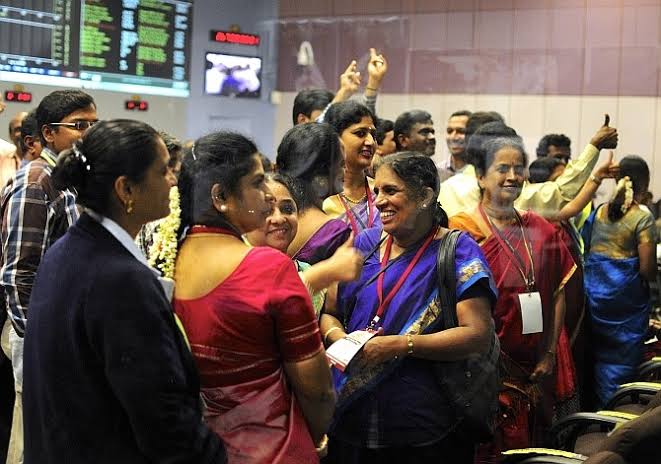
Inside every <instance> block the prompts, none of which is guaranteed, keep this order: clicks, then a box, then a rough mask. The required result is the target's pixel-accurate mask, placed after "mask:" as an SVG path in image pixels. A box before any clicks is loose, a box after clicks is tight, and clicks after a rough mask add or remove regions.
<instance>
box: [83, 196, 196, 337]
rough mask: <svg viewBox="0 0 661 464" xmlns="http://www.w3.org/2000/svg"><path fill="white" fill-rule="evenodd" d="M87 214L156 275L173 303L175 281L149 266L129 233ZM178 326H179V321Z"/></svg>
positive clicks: (93, 213) (106, 218)
mask: <svg viewBox="0 0 661 464" xmlns="http://www.w3.org/2000/svg"><path fill="white" fill-rule="evenodd" d="M85 212H86V213H87V214H89V215H90V216H91V217H92V218H93V219H94V220H96V221H97V222H98V223H99V224H101V226H103V228H104V229H106V230H107V231H108V232H110V234H111V235H112V236H113V237H115V238H116V239H117V241H118V242H119V243H121V245H122V246H123V247H124V248H126V250H127V251H128V252H129V253H131V254H132V255H133V257H134V258H135V259H137V260H138V261H140V262H141V263H142V264H144V265H145V266H147V267H148V268H149V270H150V271H152V272H153V273H154V275H155V276H156V277H157V278H158V281H159V282H160V283H161V286H162V287H163V291H164V292H165V296H166V297H167V299H168V301H172V296H173V294H174V281H173V280H172V279H167V278H164V277H163V276H162V274H161V272H160V271H159V270H158V269H156V268H153V267H152V266H150V265H149V263H148V262H147V258H146V256H145V255H144V254H143V253H142V250H140V248H138V245H137V244H136V243H135V240H134V239H132V238H131V236H130V235H129V233H128V232H127V231H126V230H125V229H124V228H123V227H122V226H120V225H119V224H117V223H116V222H115V221H113V220H112V219H110V218H108V217H106V216H102V215H101V214H99V213H97V212H95V211H92V210H91V209H89V208H86V209H85ZM177 324H179V322H178V321H177ZM185 337H186V335H185V334H184V338H185Z"/></svg>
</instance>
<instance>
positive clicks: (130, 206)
mask: <svg viewBox="0 0 661 464" xmlns="http://www.w3.org/2000/svg"><path fill="white" fill-rule="evenodd" d="M132 212H133V200H129V201H127V202H126V214H131V213H132Z"/></svg>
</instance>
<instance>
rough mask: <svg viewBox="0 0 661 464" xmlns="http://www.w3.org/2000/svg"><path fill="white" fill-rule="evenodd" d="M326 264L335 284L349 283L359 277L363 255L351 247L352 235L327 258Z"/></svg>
mask: <svg viewBox="0 0 661 464" xmlns="http://www.w3.org/2000/svg"><path fill="white" fill-rule="evenodd" d="M328 264H329V267H330V272H331V273H332V274H333V277H334V279H333V280H335V281H336V282H350V281H352V280H356V279H357V278H358V277H359V276H360V273H361V272H362V271H363V255H362V254H360V252H359V251H358V250H356V249H355V248H354V247H353V234H351V235H350V236H349V238H348V239H347V241H346V242H344V243H343V244H342V245H341V246H340V247H339V248H338V249H337V250H336V251H335V253H334V254H333V256H331V257H330V258H329V260H328Z"/></svg>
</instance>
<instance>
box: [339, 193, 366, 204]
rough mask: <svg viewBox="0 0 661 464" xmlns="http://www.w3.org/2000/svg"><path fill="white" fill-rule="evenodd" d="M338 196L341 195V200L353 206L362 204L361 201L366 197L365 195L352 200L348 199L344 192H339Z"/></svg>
mask: <svg viewBox="0 0 661 464" xmlns="http://www.w3.org/2000/svg"><path fill="white" fill-rule="evenodd" d="M340 195H341V196H342V198H344V199H345V200H346V201H348V202H349V203H353V204H354V205H357V204H359V203H362V201H363V200H364V199H365V197H367V195H363V196H362V197H360V199H358V200H354V199H353V198H349V197H348V196H347V195H346V194H345V193H344V192H340Z"/></svg>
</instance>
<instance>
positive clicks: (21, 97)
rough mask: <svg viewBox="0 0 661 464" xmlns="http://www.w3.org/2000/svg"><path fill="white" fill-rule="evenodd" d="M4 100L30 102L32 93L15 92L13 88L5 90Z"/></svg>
mask: <svg viewBox="0 0 661 464" xmlns="http://www.w3.org/2000/svg"><path fill="white" fill-rule="evenodd" d="M5 101H8V102H16V103H30V102H31V101H32V94H31V93H30V92H17V91H15V90H6V91H5Z"/></svg>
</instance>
